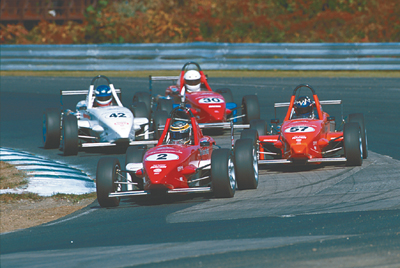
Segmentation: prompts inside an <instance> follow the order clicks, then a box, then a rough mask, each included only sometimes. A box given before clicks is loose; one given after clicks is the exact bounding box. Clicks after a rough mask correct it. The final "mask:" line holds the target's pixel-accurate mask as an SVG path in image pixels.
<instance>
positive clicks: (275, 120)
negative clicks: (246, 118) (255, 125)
mask: <svg viewBox="0 0 400 268" xmlns="http://www.w3.org/2000/svg"><path fill="white" fill-rule="evenodd" d="M271 123H272V124H279V119H278V118H274V119H271Z"/></svg>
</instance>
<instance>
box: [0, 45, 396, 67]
mask: <svg viewBox="0 0 400 268" xmlns="http://www.w3.org/2000/svg"><path fill="white" fill-rule="evenodd" d="M188 61H196V62H198V63H199V64H200V65H201V67H202V68H203V69H207V70H400V43H306V44H289V43H276V44H273V43H268V44H267V43H257V44H256V43H251V44H250V43H244V44H237V43H235V44H230V43H206V42H200V43H184V44H101V45H1V61H0V63H1V68H0V69H1V70H77V71H83V70H86V71H90V70H103V71H104V70H117V71H136V70H180V69H181V68H182V66H183V64H184V63H186V62H188Z"/></svg>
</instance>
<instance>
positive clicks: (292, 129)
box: [285, 126, 315, 133]
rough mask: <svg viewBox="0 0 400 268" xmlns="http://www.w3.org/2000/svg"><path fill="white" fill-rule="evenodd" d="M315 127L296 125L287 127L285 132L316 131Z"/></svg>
mask: <svg viewBox="0 0 400 268" xmlns="http://www.w3.org/2000/svg"><path fill="white" fill-rule="evenodd" d="M314 131H315V129H314V128H313V127H308V126H296V127H288V128H287V129H285V133H298V132H302V133H304V132H314Z"/></svg>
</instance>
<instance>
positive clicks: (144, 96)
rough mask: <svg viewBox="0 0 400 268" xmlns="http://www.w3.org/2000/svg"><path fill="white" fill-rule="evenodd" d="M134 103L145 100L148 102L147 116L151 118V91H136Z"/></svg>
mask: <svg viewBox="0 0 400 268" xmlns="http://www.w3.org/2000/svg"><path fill="white" fill-rule="evenodd" d="M132 102H133V103H135V102H144V104H146V109H147V113H148V114H147V116H146V117H147V118H149V119H150V114H151V95H150V93H149V92H146V91H139V92H136V93H135V95H133V100H132Z"/></svg>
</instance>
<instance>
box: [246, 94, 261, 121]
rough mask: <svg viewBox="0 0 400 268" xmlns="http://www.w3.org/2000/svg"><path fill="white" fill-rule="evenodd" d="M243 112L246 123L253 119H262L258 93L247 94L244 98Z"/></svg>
mask: <svg viewBox="0 0 400 268" xmlns="http://www.w3.org/2000/svg"><path fill="white" fill-rule="evenodd" d="M242 114H244V115H245V116H244V117H243V120H244V123H245V124H249V123H250V121H251V120H253V119H260V106H259V104H258V98H257V96H256V95H246V96H244V97H243V99H242Z"/></svg>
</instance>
